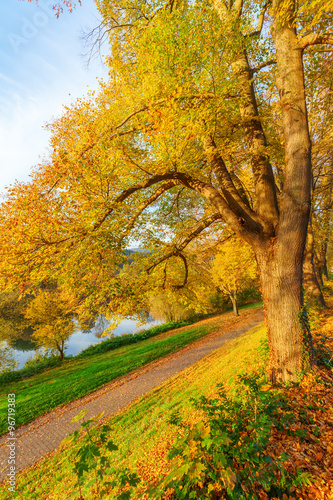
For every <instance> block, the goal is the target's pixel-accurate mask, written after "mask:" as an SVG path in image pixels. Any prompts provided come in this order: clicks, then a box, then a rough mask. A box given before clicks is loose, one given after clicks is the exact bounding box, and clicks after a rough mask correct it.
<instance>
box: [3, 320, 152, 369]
mask: <svg viewBox="0 0 333 500" xmlns="http://www.w3.org/2000/svg"><path fill="white" fill-rule="evenodd" d="M158 323H159V321H155V320H154V319H151V320H149V321H148V322H147V323H145V324H144V325H141V326H138V327H137V326H136V325H137V322H136V321H134V320H132V319H125V320H123V321H122V322H121V323H120V324H119V326H118V327H117V328H116V329H115V330H114V331H113V335H115V336H119V335H122V334H124V333H135V332H138V331H139V330H142V329H146V328H151V327H153V326H155V325H156V324H158ZM102 327H103V322H101V323H99V324H98V323H97V324H96V325H95V326H94V327H93V328H92V329H90V330H88V331H85V332H82V331H77V332H75V333H73V334H72V335H70V337H68V341H67V343H66V345H67V349H66V351H65V355H66V356H68V355H72V356H75V355H76V354H78V353H79V352H81V351H82V350H83V349H86V348H87V347H89V346H90V345H94V344H98V343H99V342H102V341H103V340H105V339H107V336H105V337H102V338H101V334H102V331H103V328H102ZM104 328H105V323H104ZM13 352H14V356H15V358H16V359H17V361H18V363H19V365H18V368H17V369H20V368H23V366H24V364H25V362H26V361H27V359H28V358H30V357H31V356H32V355H33V354H34V353H35V346H34V344H33V343H32V342H31V341H29V340H21V339H20V340H19V341H18V342H17V343H16V346H15V348H14V349H13Z"/></svg>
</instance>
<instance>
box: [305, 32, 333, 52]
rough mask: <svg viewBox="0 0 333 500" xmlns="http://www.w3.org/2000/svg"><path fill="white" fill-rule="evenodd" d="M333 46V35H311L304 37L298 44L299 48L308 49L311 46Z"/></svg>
mask: <svg viewBox="0 0 333 500" xmlns="http://www.w3.org/2000/svg"><path fill="white" fill-rule="evenodd" d="M325 44H328V45H333V34H332V33H309V34H308V35H305V36H303V37H302V38H300V39H299V40H298V42H297V48H299V49H303V50H304V49H306V48H307V47H309V46H310V45H325Z"/></svg>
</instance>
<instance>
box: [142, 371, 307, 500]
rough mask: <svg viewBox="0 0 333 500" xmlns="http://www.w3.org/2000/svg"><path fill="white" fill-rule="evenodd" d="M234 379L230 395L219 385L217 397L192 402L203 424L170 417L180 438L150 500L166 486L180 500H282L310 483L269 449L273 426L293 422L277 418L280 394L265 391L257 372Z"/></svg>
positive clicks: (284, 457)
mask: <svg viewBox="0 0 333 500" xmlns="http://www.w3.org/2000/svg"><path fill="white" fill-rule="evenodd" d="M238 378H239V382H240V384H238V385H237V387H236V389H235V393H234V396H233V397H230V396H228V395H227V393H226V391H225V389H224V388H223V385H219V386H218V397H217V398H215V399H207V398H205V397H202V398H201V399H200V400H199V401H194V404H195V406H196V407H197V409H200V410H202V411H203V413H204V415H205V417H204V419H203V420H202V421H201V422H198V423H195V424H191V425H186V424H184V423H183V422H182V421H181V420H180V419H179V415H178V414H173V416H172V418H171V420H170V422H171V423H174V424H176V425H178V426H179V427H180V435H179V437H178V439H177V441H176V442H175V444H174V445H173V446H172V448H171V449H170V452H169V454H168V458H169V459H170V461H171V462H170V466H171V472H170V473H169V474H168V475H167V476H166V477H164V478H163V479H161V480H160V482H159V484H158V485H157V486H156V487H154V488H152V489H150V490H148V495H149V497H150V498H161V497H163V494H164V493H163V492H165V491H166V490H167V489H168V488H172V489H173V490H174V498H176V499H179V500H182V499H192V498H200V499H203V498H208V499H213V500H215V499H217V498H225V499H228V500H229V499H230V500H242V499H244V500H245V499H247V500H255V499H257V498H258V495H259V497H260V498H272V497H273V496H274V497H275V498H282V496H283V495H284V494H287V493H289V491H290V488H291V487H298V486H300V485H302V484H306V483H307V482H308V481H309V476H308V475H307V474H305V473H303V472H301V471H298V472H297V473H296V474H292V473H290V472H289V471H288V469H287V467H286V464H285V462H286V460H287V459H288V457H287V455H286V454H285V453H282V454H281V455H280V456H279V457H278V459H276V458H274V459H272V458H271V456H270V455H269V453H268V451H267V449H268V445H269V437H270V435H271V429H272V427H273V426H275V427H276V428H278V429H281V427H282V428H283V427H289V425H290V423H291V421H292V414H290V413H289V414H288V413H286V414H285V416H284V417H281V414H280V412H279V409H280V408H281V406H283V405H285V404H286V403H285V402H283V399H281V394H279V393H278V392H277V391H272V390H269V389H268V388H265V387H264V386H263V383H264V382H263V381H262V378H261V375H260V374H254V375H240V376H239V377H238Z"/></svg>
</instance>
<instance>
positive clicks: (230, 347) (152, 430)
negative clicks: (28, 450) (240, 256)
mask: <svg viewBox="0 0 333 500" xmlns="http://www.w3.org/2000/svg"><path fill="white" fill-rule="evenodd" d="M264 337H265V329H264V328H263V326H261V327H256V328H253V329H252V330H250V331H249V332H247V333H246V334H243V335H242V336H241V337H238V338H237V339H234V340H232V341H230V342H229V343H228V344H226V345H225V346H223V347H222V348H220V349H219V350H218V351H216V352H215V353H213V354H211V355H209V356H207V357H206V358H205V359H204V360H202V361H200V362H198V363H196V364H195V365H193V366H191V367H190V368H188V369H186V370H185V371H183V372H182V373H181V374H179V375H176V376H175V377H173V378H171V379H170V380H169V381H167V382H166V383H165V384H163V385H162V386H160V387H159V388H157V389H154V390H152V391H150V392H149V393H148V394H147V395H146V396H144V397H142V398H141V399H140V400H139V401H138V402H135V403H133V404H132V405H131V406H129V407H128V408H127V409H126V410H125V411H123V412H122V413H120V414H119V415H116V416H114V417H113V418H111V419H110V420H109V423H110V424H111V426H112V429H113V431H112V439H113V440H114V442H115V443H116V444H118V445H119V448H120V449H119V451H118V452H116V453H114V454H113V455H112V457H113V458H112V461H113V464H114V466H115V467H118V465H120V464H122V465H123V466H129V467H130V468H131V469H133V470H135V469H139V471H140V473H141V474H144V473H145V471H150V472H155V473H156V472H157V471H156V468H157V469H159V468H163V459H161V458H160V457H161V456H163V454H164V452H165V450H166V449H167V448H168V446H169V443H170V439H172V437H173V435H174V433H175V429H174V427H172V426H170V425H169V424H168V423H167V421H168V418H169V417H170V414H171V412H172V411H173V410H174V409H176V408H180V409H181V411H182V412H183V413H185V414H189V413H190V412H191V411H192V408H191V403H190V398H191V397H197V396H199V395H202V394H205V395H210V394H212V392H213V391H214V387H215V384H216V383H218V382H229V384H232V382H233V380H234V379H235V377H236V375H237V373H240V372H244V371H247V372H249V371H251V370H252V369H255V368H257V365H258V352H257V347H258V345H259V343H260V340H261V339H262V338H264ZM133 443H135V446H133ZM74 454H75V448H73V447H68V445H66V446H63V447H62V448H61V449H60V451H58V452H57V453H55V454H54V455H52V456H50V457H48V458H46V459H43V460H42V461H41V462H39V464H38V466H37V467H36V468H34V469H32V468H28V469H26V470H25V471H24V472H23V473H22V474H20V475H19V476H18V477H17V486H16V487H17V492H16V493H15V494H12V493H6V491H4V492H3V496H2V498H3V499H4V500H5V499H7V498H25V499H35V498H39V499H46V498H47V499H48V500H56V499H57V500H65V499H67V498H70V496H71V494H73V493H75V491H76V494H77V495H78V492H77V490H75V488H74V484H75V477H74V476H73V474H72V472H71V468H72V462H73V456H74ZM150 472H149V473H150ZM85 493H86V495H85V494H84V498H94V495H93V494H92V493H91V492H85ZM7 495H8V496H7ZM110 498H111V497H110Z"/></svg>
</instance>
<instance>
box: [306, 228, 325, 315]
mask: <svg viewBox="0 0 333 500" xmlns="http://www.w3.org/2000/svg"><path fill="white" fill-rule="evenodd" d="M303 284H304V288H305V292H306V296H307V301H308V302H309V303H310V304H316V303H318V304H319V305H321V306H322V307H326V304H325V300H324V296H323V294H322V291H321V288H320V285H319V282H318V279H317V275H316V271H315V267H314V250H313V234H312V227H311V224H309V228H308V234H307V239H306V245H305V252H304V263H303Z"/></svg>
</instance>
